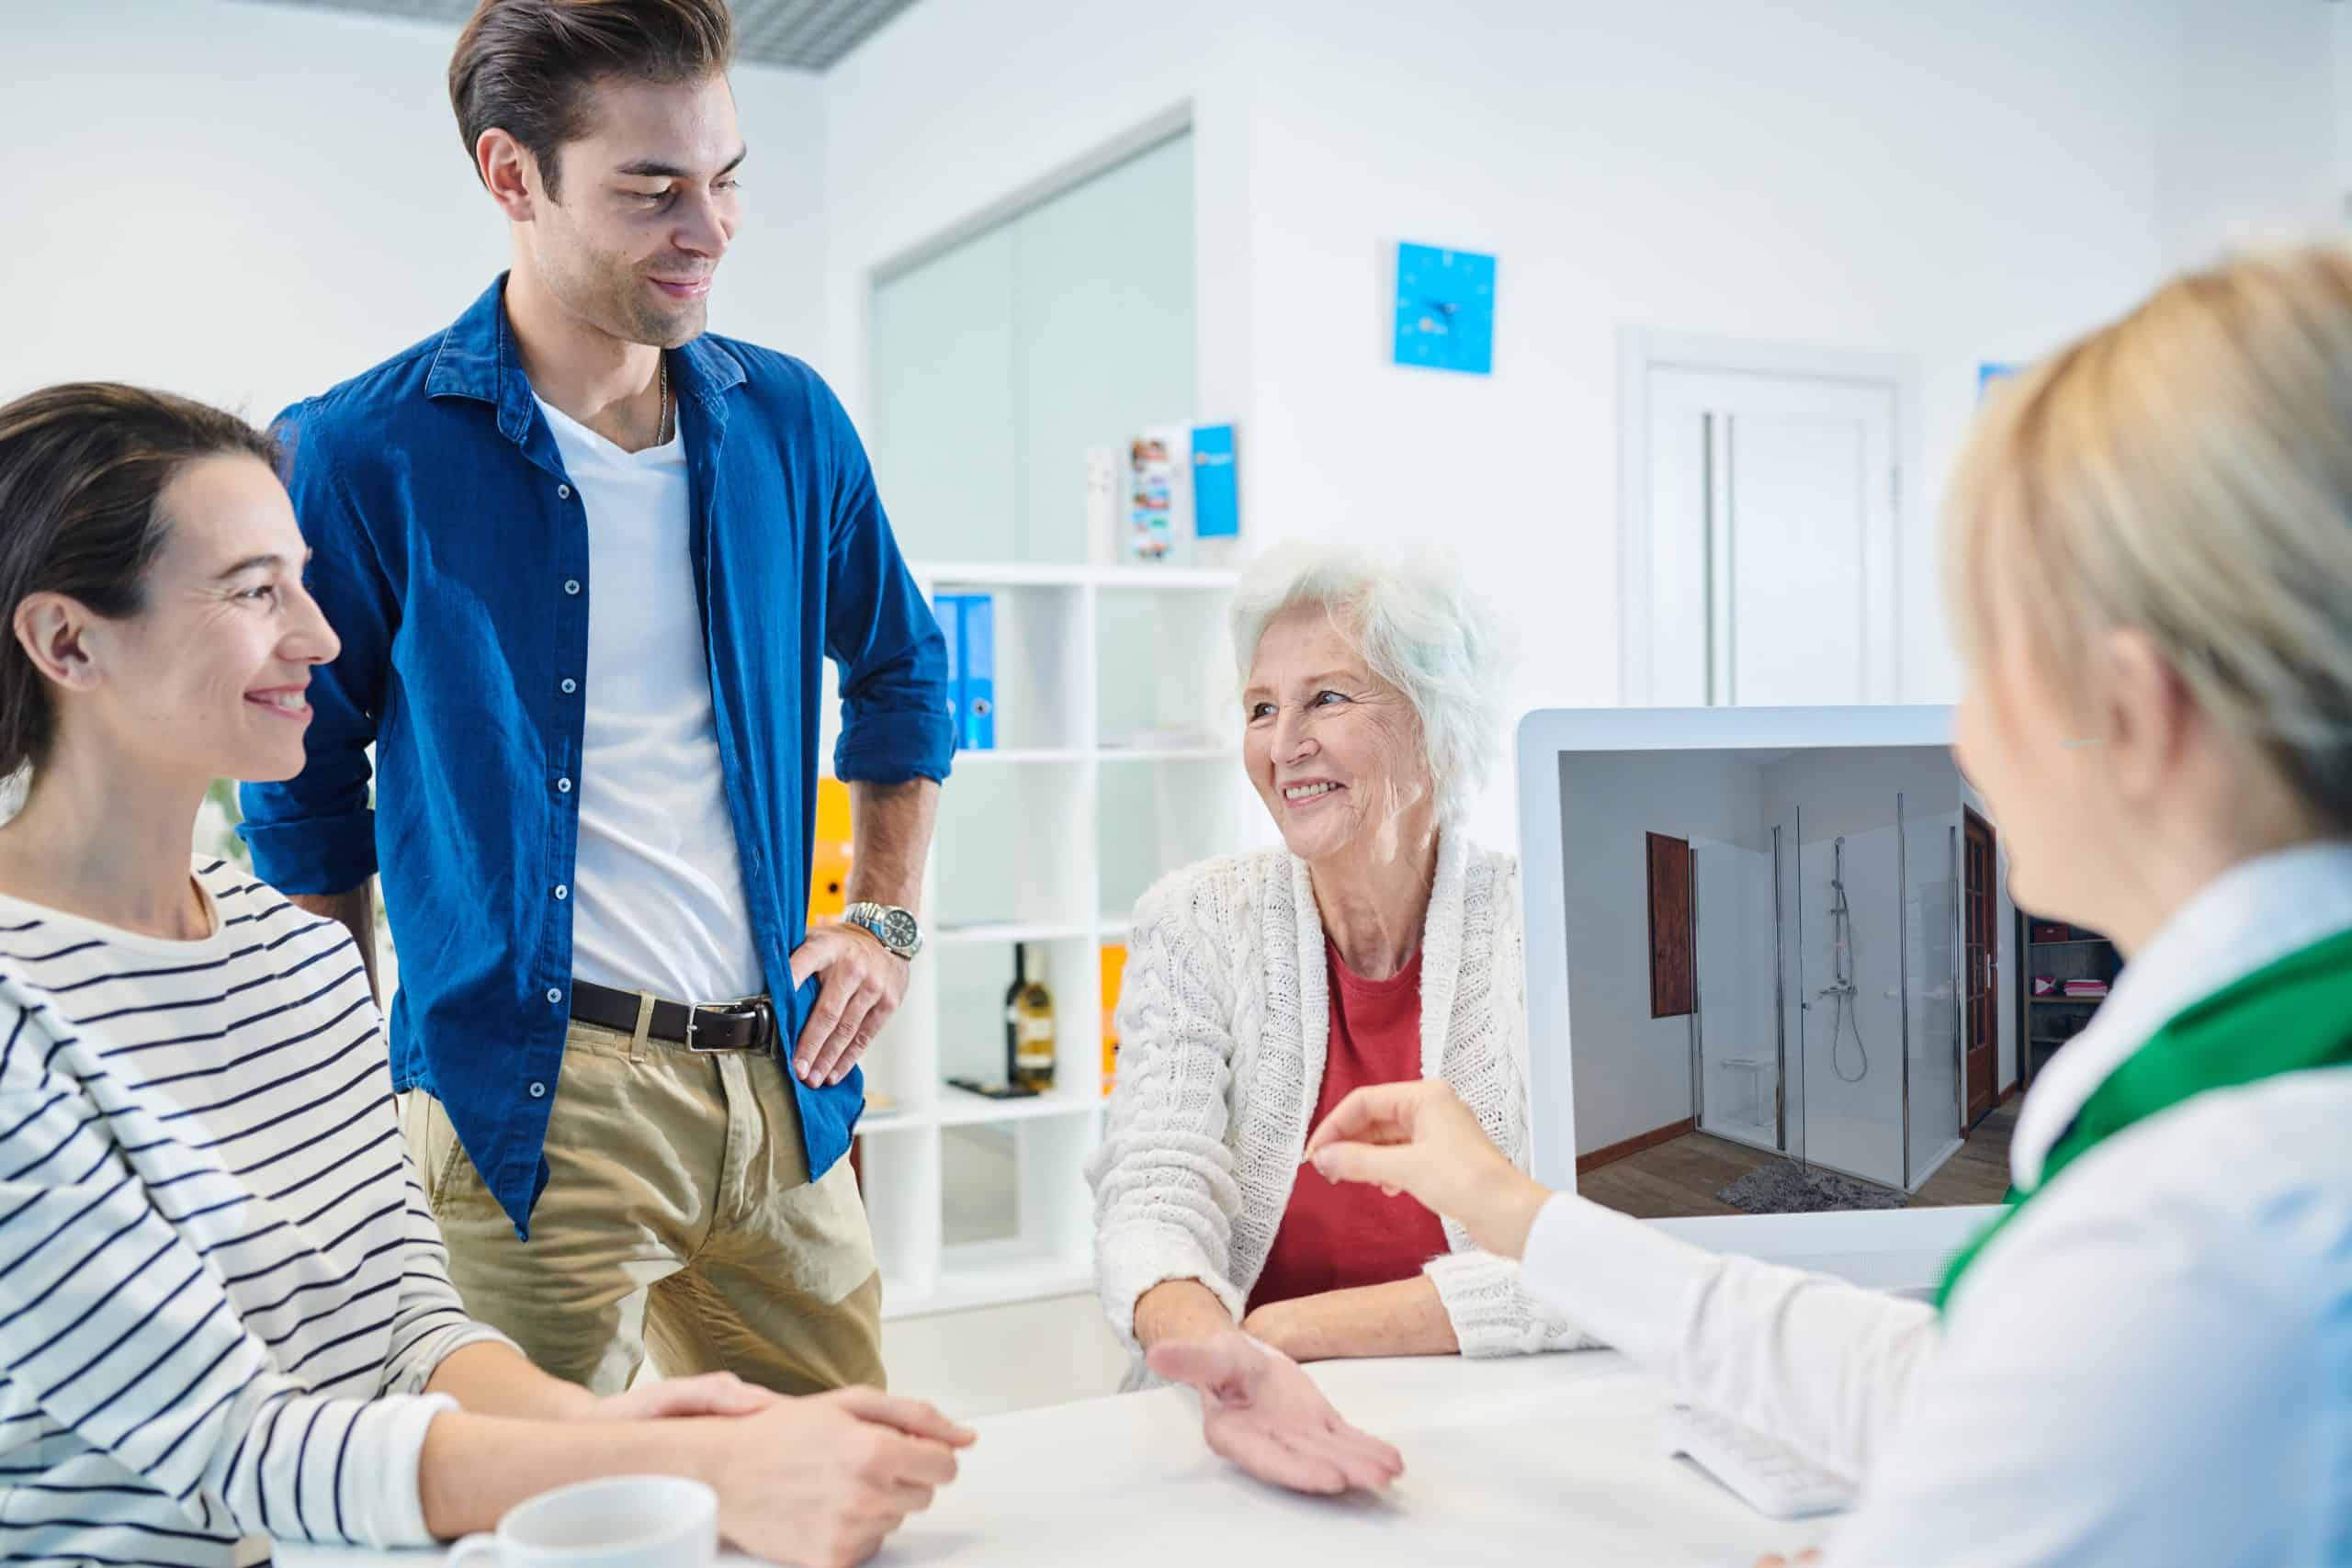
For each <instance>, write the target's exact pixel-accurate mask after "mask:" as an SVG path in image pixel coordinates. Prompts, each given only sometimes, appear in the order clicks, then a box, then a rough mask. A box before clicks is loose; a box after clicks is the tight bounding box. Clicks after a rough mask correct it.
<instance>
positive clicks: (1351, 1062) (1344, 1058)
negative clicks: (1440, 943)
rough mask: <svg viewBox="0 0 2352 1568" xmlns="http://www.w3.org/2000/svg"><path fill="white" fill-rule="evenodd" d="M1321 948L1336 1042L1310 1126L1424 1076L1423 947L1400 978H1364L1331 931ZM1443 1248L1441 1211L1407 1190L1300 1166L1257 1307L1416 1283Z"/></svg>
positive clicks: (1254, 1297)
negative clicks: (1358, 1094) (1338, 1178)
mask: <svg viewBox="0 0 2352 1568" xmlns="http://www.w3.org/2000/svg"><path fill="white" fill-rule="evenodd" d="M1323 953H1324V958H1325V962H1326V966H1327V967H1328V968H1329V972H1330V976H1331V1046H1330V1052H1329V1055H1328V1056H1327V1057H1326V1058H1325V1061H1324V1064H1323V1091H1322V1094H1321V1097H1320V1098H1319V1099H1317V1100H1316V1102H1315V1115H1314V1118H1313V1119H1312V1120H1311V1121H1310V1122H1308V1123H1307V1130H1308V1131H1309V1132H1313V1131H1314V1129H1315V1128H1317V1127H1319V1126H1321V1125H1322V1123H1323V1118H1324V1117H1326V1116H1328V1115H1329V1114H1330V1113H1331V1111H1332V1110H1333V1108H1334V1107H1336V1106H1337V1105H1338V1104H1339V1103H1340V1101H1341V1100H1345V1099H1346V1098H1347V1097H1348V1095H1349V1093H1350V1092H1351V1090H1354V1089H1361V1088H1363V1086H1364V1085H1366V1084H1380V1083H1397V1082H1406V1081H1410V1080H1413V1079H1417V1078H1419V1077H1420V1076H1421V955H1420V953H1419V952H1418V951H1416V952H1415V953H1414V954H1413V957H1412V962H1410V963H1408V964H1406V965H1405V967H1404V968H1403V970H1401V971H1400V972H1398V973H1397V975H1396V976H1394V977H1393V978H1390V979H1386V980H1365V979H1362V978H1359V977H1358V976H1355V975H1353V974H1351V973H1350V972H1349V969H1348V966H1347V965H1346V964H1343V963H1341V962H1340V950H1339V948H1338V947H1336V946H1334V945H1333V944H1332V942H1331V941H1330V939H1329V938H1328V937H1327V938H1325V939H1324V942H1323ZM1445 1250H1446V1245H1445V1227H1444V1226H1443V1225H1442V1224H1440V1223H1439V1222H1438V1217H1437V1216H1436V1215H1435V1214H1432V1213H1430V1212H1429V1211H1428V1210H1427V1209H1424V1208H1422V1207H1421V1206H1420V1204H1419V1203H1418V1202H1416V1201H1413V1200H1412V1199H1410V1198H1408V1197H1406V1196H1405V1195H1404V1194H1403V1193H1401V1192H1400V1193H1398V1194H1397V1196H1396V1197H1394V1198H1391V1197H1389V1196H1387V1195H1386V1194H1385V1193H1384V1192H1382V1191H1381V1190H1380V1189H1379V1188H1377V1187H1369V1186H1363V1185H1358V1184H1344V1185H1343V1184H1340V1183H1336V1182H1331V1181H1327V1180H1325V1179H1323V1177H1322V1175H1321V1174H1320V1173H1319V1172H1317V1170H1316V1168H1314V1167H1313V1166H1311V1165H1302V1166H1300V1167H1299V1168H1298V1179H1297V1181H1296V1182H1295V1184H1294V1185H1293V1186H1292V1188H1291V1193H1290V1207H1289V1208H1287V1209H1285V1210H1283V1223H1282V1228H1281V1229H1280V1230H1278V1231H1276V1232H1275V1233H1274V1246H1273V1250H1272V1252H1270V1253H1268V1254H1267V1256H1266V1268H1265V1271H1264V1272H1263V1273H1261V1274H1260V1275H1259V1276H1258V1283H1257V1286H1256V1287H1255V1288H1254V1289H1253V1290H1251V1291H1250V1306H1251V1307H1253V1308H1255V1307H1261V1306H1264V1305H1265V1304H1266V1303H1269V1302H1286V1301H1289V1300H1291V1299H1292V1298H1293V1297H1295V1296H1312V1295H1318V1294H1320V1293H1321V1292H1325V1291H1344V1290H1349V1289H1351V1288H1352V1287H1354V1286H1357V1285H1385V1284H1389V1283H1392V1282H1393V1281H1395V1280H1409V1279H1411V1278H1412V1277H1413V1276H1414V1275H1416V1274H1418V1273H1419V1272H1420V1271H1421V1265H1422V1264H1424V1263H1426V1262H1428V1261H1429V1260H1430V1258H1435V1257H1437V1256H1438V1255H1439V1254H1440V1253H1442V1252H1444V1251H1445Z"/></svg>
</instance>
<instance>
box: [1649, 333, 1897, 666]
mask: <svg viewBox="0 0 2352 1568" xmlns="http://www.w3.org/2000/svg"><path fill="white" fill-rule="evenodd" d="M1658 369H1676V370H1700V371H1719V372H1724V373H1728V374H1733V375H1740V374H1746V375H1751V376H1753V375H1764V376H1797V377H1808V378H1814V379H1817V380H1828V381H1850V382H1861V383H1867V384H1870V385H1873V386H1888V387H1892V388H1893V389H1894V496H1893V506H1892V512H1891V515H1892V516H1893V518H1894V539H1893V540H1892V541H1891V542H1892V544H1893V546H1894V549H1893V559H1892V561H1891V562H1890V566H1889V570H1888V579H1889V581H1892V582H1893V584H1894V599H1893V602H1892V603H1891V604H1888V605H1887V606H1886V613H1887V615H1889V616H1890V617H1891V625H1892V627H1893V635H1892V637H1891V638H1890V639H1889V646H1890V647H1891V648H1892V649H1894V669H1893V671H1890V672H1889V678H1888V688H1887V696H1886V698H1885V699H1884V700H1887V701H1891V702H1900V701H1902V700H1903V694H1904V684H1903V675H1904V664H1905V660H1904V649H1903V628H1904V626H1905V624H1906V623H1907V622H1908V620H1909V617H1908V616H1907V615H1905V601H1906V600H1908V599H1909V598H1910V597H1911V596H1912V592H1913V589H1912V585H1911V583H1910V581H1909V573H1910V570H1911V566H1912V561H1913V558H1914V557H1915V556H1917V558H1919V559H1920V560H1921V561H1922V562H1924V561H1925V560H1926V559H1927V558H1928V552H1926V551H1915V550H1913V549H1910V548H1908V547H1907V544H1908V541H1909V538H1910V535H1911V518H1912V514H1913V512H1914V510H1915V508H1916V506H1917V502H1916V501H1915V499H1914V492H1915V491H1917V490H1918V489H1919V486H1918V485H1917V484H1916V483H1908V482H1906V481H1905V476H1906V475H1916V474H1918V473H1919V472H1921V459H1920V452H1921V449H1922V441H1923V438H1922V435H1921V430H1920V419H1919V361H1918V358H1917V355H1908V354H1887V353H1881V352H1877V351H1872V350H1866V349H1845V348H1822V347H1816V346H1813V345H1808V344H1783V343H1763V342H1758V341H1755V340H1752V339H1748V338H1736V337H1721V336H1714V335H1711V334H1706V333H1685V332H1674V331H1669V330H1667V329H1664V328H1658V327H1632V326H1629V327H1620V328H1619V329H1618V332H1617V700H1618V701H1619V703H1621V704H1622V705H1625V706H1627V707H1649V706H1653V705H1655V693H1656V685H1655V682H1654V681H1653V678H1652V669H1651V660H1650V641H1649V626H1648V620H1647V614H1646V606H1647V605H1648V604H1649V599H1650V548H1651V540H1652V534H1653V528H1654V524H1653V520H1652V518H1651V516H1650V509H1649V485H1648V480H1647V476H1648V474H1649V471H1650V372H1651V371H1652V370H1658ZM1920 592H1925V589H1924V587H1923V588H1922V589H1921V590H1920Z"/></svg>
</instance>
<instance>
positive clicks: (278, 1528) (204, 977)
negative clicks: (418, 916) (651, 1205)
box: [0, 857, 499, 1568]
mask: <svg viewBox="0 0 2352 1568" xmlns="http://www.w3.org/2000/svg"><path fill="white" fill-rule="evenodd" d="M195 874H196V880H197V885H198V887H199V888H201V889H202V890H203V893H204V895H205V898H206V902H207V904H208V905H209V908H210V909H211V911H212V915H213V932H212V934H211V935H210V936H209V937H208V938H206V939H205V940H203V941H200V942H170V941H163V940H159V939H155V938H151V937H146V936H142V935H139V934H137V933H133V932H130V931H120V930H117V929H115V928H112V927H107V926H101V925H97V924H95V923H93V922H91V921H87V920H84V919H77V918H75V917H74V916H71V915H65V914H61V913H58V912H56V911H53V910H48V909H42V908H36V907H34V906H31V905H28V904H24V903H22V902H20V901H17V900H15V899H10V898H5V897H0V1563H31V1564H41V1565H50V1564H82V1563H107V1564H112V1563H141V1564H144V1563H153V1564H168V1565H170V1568H216V1565H218V1568H226V1565H228V1564H231V1563H235V1562H251V1561H254V1560H257V1559H258V1558H259V1557H261V1556H263V1555H266V1545H265V1543H264V1542H263V1541H262V1540H259V1539H257V1538H262V1537H277V1538H280V1539H290V1540H319V1541H348V1542H353V1543H356V1544H365V1545H374V1546H391V1545H414V1544H422V1543H424V1541H425V1540H427V1539H428V1537H427V1534H426V1531H425V1528H424V1515H423V1510H422V1507H421V1505H420V1504H419V1502H418V1497H417V1461H418V1455H419V1453H420V1451H421V1450H422V1449H423V1447H424V1433H425V1428H426V1427H427V1426H428V1425H429V1424H430V1422H431V1421H432V1419H433V1417H434V1416H435V1414H437V1413H438V1412H439V1411H440V1410H443V1409H447V1408H448V1407H449V1404H450V1402H449V1401H448V1400H447V1397H446V1396H443V1395H437V1394H427V1393H424V1387H425V1384H426V1382H427V1381H428V1380H429V1379H430V1378H431V1376H432V1373H433V1369H434V1368H435V1366H436V1365H438V1364H439V1362H440V1361H441V1360H442V1359H443V1358H445V1357H446V1356H447V1355H448V1354H449V1353H450V1352H451V1351H453V1350H456V1349H457V1348H459V1347H461V1346H464V1345H468V1344H471V1343H474V1342H477V1341H479V1340H484V1339H491V1340H496V1339H498V1338H499V1337H498V1336H497V1335H496V1334H495V1333H494V1332H493V1331H492V1330H491V1329H488V1328H485V1327H483V1326H482V1325H479V1324H477V1323H475V1322H473V1321H472V1320H471V1319H469V1317H468V1316H467V1315H466V1313H465V1310H464V1307H463V1306H462V1304H461V1303H459V1301H458V1294H457V1292H456V1291H455V1290H453V1289H452V1288H451V1286H450V1284H449V1281H448V1276H447V1270H446V1268H445V1254H444V1252H443V1250H442V1247H441V1240H440V1236H439V1234H438V1232H437V1231H436V1230H435V1226H434V1224H433V1220H432V1216H431V1215H430V1214H429V1213H427V1211H426V1209H425V1206H424V1194H423V1191H422V1189H421V1188H420V1187H419V1185H418V1183H417V1179H416V1177H415V1174H414V1172H413V1169H412V1168H411V1165H410V1162H409V1158H408V1154H407V1151H406V1148H405V1147H404V1145H402V1143H401V1134H400V1126H399V1118H398V1116H397V1114H396V1112H395V1110H394V1107H393V1101H392V1096H391V1081H390V1072H389V1068H388V1066H387V1063H386V1058H385V1044H384V1037H383V1032H382V1029H381V1026H380V1024H379V1019H378V1015H377V1011H376V1005H375V1002H374V1000H373V999H372V998H371V997H370V996H369V993H368V981H367V976H366V975H365V973H364V971H363V970H362V968H361V966H360V962H359V955H358V953H357V952H356V950H355V949H354V947H353V945H352V942H351V939H350V937H349V936H348V934H347V933H345V931H344V930H343V928H342V927H341V926H339V925H337V924H336V923H335V922H334V921H331V920H322V919H315V918H313V917H311V916H310V915H308V914H305V913H304V912H302V911H301V910H300V909H297V908H294V907H293V906H292V905H290V904H288V902H287V901H286V900H285V899H284V898H282V897H279V896H278V895H277V894H276V893H275V892H272V891H271V890H270V889H268V888H267V887H265V886H262V885H261V884H259V883H257V882H254V880H253V879H252V878H251V877H250V876H249V875H247V874H243V872H242V871H241V870H240V869H239V868H237V867H235V866H233V865H231V864H228V863H222V862H218V861H212V860H210V859H209V857H200V858H199V860H198V864H197V866H196V868H195Z"/></svg>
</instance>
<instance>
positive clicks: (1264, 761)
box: [1241, 604, 1434, 861]
mask: <svg viewBox="0 0 2352 1568" xmlns="http://www.w3.org/2000/svg"><path fill="white" fill-rule="evenodd" d="M1241 711H1242V714H1243V716H1244V722H1245V729H1244V732H1243V739H1242V747H1241V753H1242V761H1243V763H1244V765H1245V766H1246V767H1248V769H1249V770H1250V783H1251V784H1254V785H1256V786H1257V790H1258V798H1259V799H1261V800H1262V801H1264V802H1265V803H1266V809H1267V810H1268V811H1269V812H1271V813H1272V814H1273V818H1274V822H1275V824H1276V826H1278V827H1280V828H1281V829H1282V834H1283V842H1284V843H1285V844H1287V845H1289V847H1290V850H1291V852H1292V853H1293V854H1295V855H1298V856H1300V857H1301V858H1303V859H1306V860H1308V861H1317V860H1322V859H1325V858H1327V857H1329V856H1331V855H1334V854H1338V853H1340V852H1346V851H1351V850H1352V851H1356V852H1366V853H1369V854H1371V855H1372V856H1373V857H1374V858H1375V859H1391V858H1395V857H1397V856H1398V855H1400V854H1402V853H1405V852H1409V851H1410V850H1412V849H1413V848H1414V847H1416V846H1415V845H1414V843H1413V838H1414V834H1415V833H1416V832H1417V831H1418V830H1419V829H1423V828H1425V827H1426V825H1427V824H1428V823H1429V822H1430V819H1431V818H1432V816H1433V812H1434V806H1433V802H1432V800H1431V795H1432V789H1431V784H1430V773H1429V761H1428V759H1427V757H1426V756H1425V755H1424V753H1423V751H1422V746H1421V727H1420V721H1419V717H1418V716H1416V715H1415V714H1414V712H1413V706H1412V704H1410V703H1409V702H1408V701H1407V700H1406V698H1405V694H1403V693H1402V692H1399V691H1398V690H1397V688H1396V687H1394V686H1392V685H1390V684H1388V682H1385V681H1383V680H1381V679H1379V678H1378V677H1377V676H1375V675H1374V674H1373V673H1372V671H1370V670H1369V669H1368V668H1367V667H1366V666H1365V664H1364V660H1363V655H1362V654H1361V653H1359V652H1358V651H1356V646H1355V643H1354V640H1353V639H1352V638H1351V637H1349V636H1348V633H1347V628H1346V627H1345V626H1343V625H1342V624H1341V623H1340V619H1339V618H1338V617H1337V616H1336V615H1333V613H1332V612H1331V611H1329V610H1328V609H1325V608H1324V607H1323V606H1321V605H1317V604H1303V605H1297V606H1295V607H1293V608H1291V609H1289V610H1285V611H1283V613H1282V614H1281V615H1277V616H1275V617H1274V618H1273V619H1272V621H1270V622H1268V623H1267V625H1266V631H1265V635H1264V636H1263V637H1261V638H1259V641H1258V654H1257V658H1256V659H1255V660H1253V661H1252V663H1251V665H1250V680H1249V684H1248V685H1247V687H1246V688H1245V689H1244V690H1243V692H1242V694H1241Z"/></svg>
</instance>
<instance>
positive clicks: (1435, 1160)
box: [1306, 1078, 1551, 1258]
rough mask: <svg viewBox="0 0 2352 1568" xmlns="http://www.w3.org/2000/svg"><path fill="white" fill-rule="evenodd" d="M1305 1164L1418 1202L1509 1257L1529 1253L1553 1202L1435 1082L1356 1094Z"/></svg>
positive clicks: (1318, 1134) (1334, 1115)
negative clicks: (1542, 1214) (1538, 1221)
mask: <svg viewBox="0 0 2352 1568" xmlns="http://www.w3.org/2000/svg"><path fill="white" fill-rule="evenodd" d="M1306 1157H1307V1158H1308V1159H1309V1160H1310V1161H1312V1162H1313V1164H1314V1166H1315V1168H1316V1169H1317V1170H1319V1171H1321V1172H1322V1173H1323V1174H1324V1175H1325V1176H1327V1177H1329V1179H1332V1180H1333V1181H1363V1182H1369V1183H1372V1184H1374V1185H1376V1186H1378V1187H1379V1188H1380V1189H1381V1190H1383V1191H1385V1192H1391V1193H1395V1192H1405V1193H1409V1194H1411V1195H1412V1197H1414V1198H1415V1199H1417V1200H1418V1201H1419V1202H1420V1203H1421V1204H1422V1206H1423V1207H1425V1208H1428V1209H1430V1210H1432V1211H1433V1212H1435V1213H1440V1214H1443V1215H1445V1216H1447V1217H1448V1218H1450V1219H1454V1220H1459V1221H1460V1222H1461V1223H1462V1224H1463V1226H1464V1228H1465V1229H1466V1230H1468V1231H1469V1233H1470V1235H1471V1238H1472V1239H1473V1240H1475V1241H1476V1242H1477V1244H1478V1245H1479V1246H1480V1247H1484V1248H1486V1249H1487V1251H1488V1252H1493V1253H1498V1254H1500V1255H1501V1256H1503V1257H1506V1258H1517V1257H1518V1256H1519V1255H1520V1254H1521V1252H1523V1251H1525V1250H1526V1247H1527V1233H1528V1231H1529V1229H1530V1228H1532V1226H1533V1225H1534V1224H1535V1215H1536V1212H1537V1211H1538V1210H1540V1209H1542V1208H1543V1207H1544V1201H1545V1200H1547V1199H1549V1198H1550V1197H1551V1193H1550V1192H1548V1191H1547V1190H1544V1188H1542V1187H1540V1186H1538V1185H1536V1183H1535V1182H1534V1181H1532V1180H1531V1179H1529V1178H1528V1177H1527V1176H1526V1174H1525V1173H1523V1172H1522V1171H1521V1170H1520V1169H1519V1168H1518V1167H1516V1166H1514V1165H1512V1164H1511V1163H1510V1161H1509V1160H1508V1159H1505V1158H1504V1157H1503V1155H1502V1151H1501V1150H1499V1149H1498V1148H1496V1147H1495V1145H1493V1144H1492V1143H1491V1142H1489V1141H1488V1140H1487V1134H1486V1133H1485V1131H1484V1130H1483V1129H1481V1128H1480V1127H1479V1125H1478V1119H1477V1118H1476V1117H1475V1116H1473V1115H1471V1114H1470V1108H1469V1107H1468V1106H1466V1105H1464V1104H1463V1103H1462V1101H1461V1100H1459V1099H1457V1098H1456V1097H1455V1095H1454V1092H1453V1090H1452V1089H1449V1088H1447V1087H1446V1086H1445V1084H1444V1083H1442V1081H1440V1080H1439V1079H1436V1078H1423V1079H1421V1080H1420V1081H1419V1082H1418V1083H1392V1084H1377V1085H1374V1086H1372V1087H1370V1088H1367V1089H1357V1090H1356V1091H1355V1092H1354V1093H1353V1094H1351V1095H1349V1096H1348V1098H1347V1099H1345V1100H1341V1101H1340V1103H1339V1104H1338V1105H1337V1106H1335V1107H1333V1108H1332V1111H1331V1114H1330V1115H1329V1116H1327V1117H1325V1118H1324V1119H1323V1124H1322V1125H1321V1126H1320V1127H1317V1129H1315V1135H1314V1136H1313V1137H1311V1138H1309V1139H1308V1140H1307V1141H1306Z"/></svg>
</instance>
